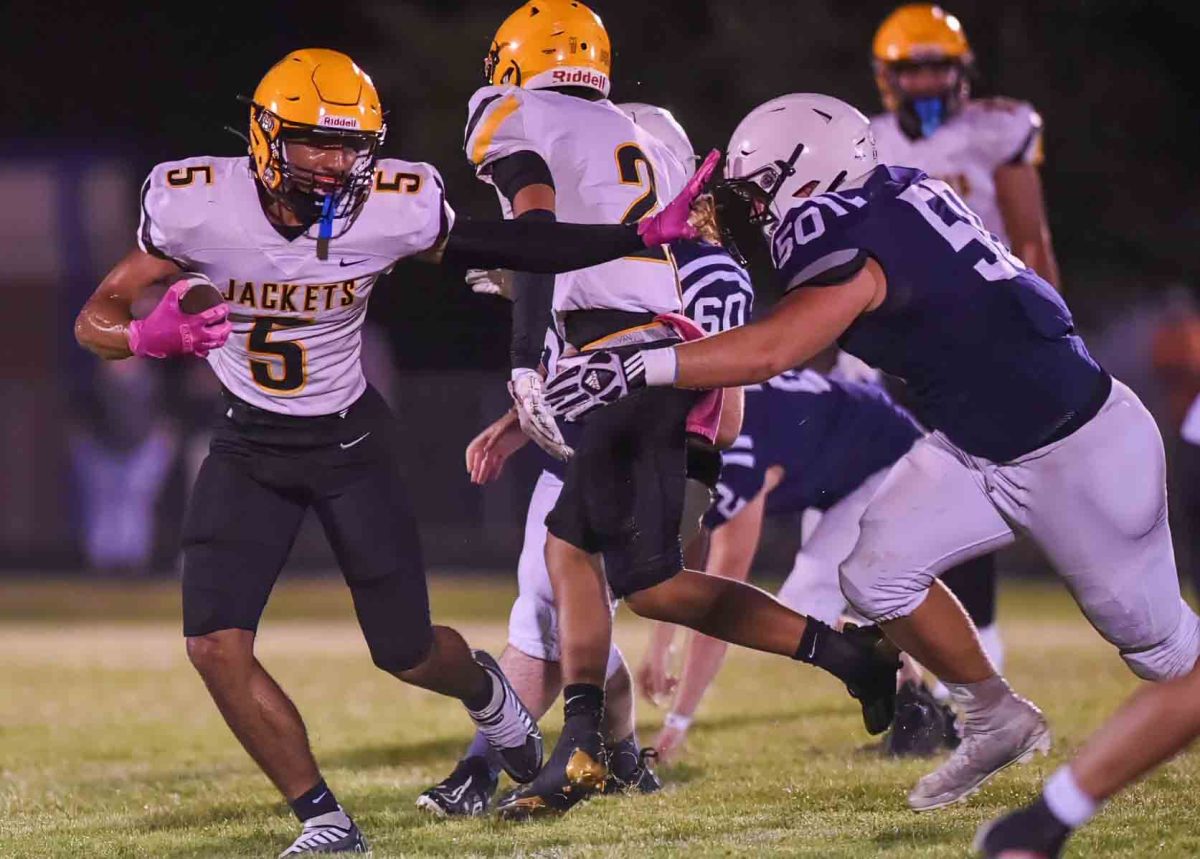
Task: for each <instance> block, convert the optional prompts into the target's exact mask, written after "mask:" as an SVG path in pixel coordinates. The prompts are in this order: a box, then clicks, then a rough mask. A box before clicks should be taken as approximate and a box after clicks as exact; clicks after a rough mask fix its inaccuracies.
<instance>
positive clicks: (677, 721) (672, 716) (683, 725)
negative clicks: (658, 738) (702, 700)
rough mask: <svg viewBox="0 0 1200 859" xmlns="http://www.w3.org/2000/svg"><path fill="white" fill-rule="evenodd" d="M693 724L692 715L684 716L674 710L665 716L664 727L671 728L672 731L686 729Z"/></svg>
mask: <svg viewBox="0 0 1200 859" xmlns="http://www.w3.org/2000/svg"><path fill="white" fill-rule="evenodd" d="M691 726H692V717H691V716H683V715H680V714H679V713H676V712H675V711H674V710H672V711H671V712H670V713H667V715H665V716H663V727H664V728H670V729H671V730H672V731H680V732H682V731H686V730H687V729H688V728H690V727H691Z"/></svg>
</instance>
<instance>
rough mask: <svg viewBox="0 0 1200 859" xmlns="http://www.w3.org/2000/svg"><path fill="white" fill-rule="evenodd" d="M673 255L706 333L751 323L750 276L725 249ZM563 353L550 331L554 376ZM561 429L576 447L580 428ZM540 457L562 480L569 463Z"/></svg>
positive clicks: (676, 248) (684, 247)
mask: <svg viewBox="0 0 1200 859" xmlns="http://www.w3.org/2000/svg"><path fill="white" fill-rule="evenodd" d="M671 251H672V253H673V254H674V255H675V262H676V264H677V265H678V266H679V281H680V284H681V285H682V286H683V301H684V306H683V312H684V315H685V316H687V317H688V318H689V319H691V320H692V321H694V322H695V323H696V324H697V325H699V326H700V327H701V328H703V329H704V333H706V334H708V335H710V336H711V335H713V334H720V333H721V332H722V331H728V330H729V329H730V328H737V327H738V326H739V325H745V324H746V323H747V322H749V321H750V315H751V313H752V312H753V310H754V288H753V286H752V285H751V283H750V275H749V274H747V273H746V269H744V268H743V267H742V266H740V265H738V264H737V263H736V262H735V261H734V259H733V257H731V256H730V255H729V253H728V252H727V251H726V250H725V249H724V248H723V247H720V246H719V245H710V244H706V243H705V242H677V243H676V244H675V245H673V246H672V248H671ZM562 350H563V341H562V338H560V337H559V336H558V335H557V334H555V333H554V332H553V331H547V332H546V347H545V349H544V350H543V351H542V365H543V366H545V368H546V370H547V372H548V373H549V374H550V375H554V367H555V365H556V364H557V363H558V358H559V356H560V355H561V354H562ZM559 428H560V429H561V430H562V433H563V438H564V439H566V442H567V444H573V443H574V441H575V439H576V438H577V437H578V434H579V425H578V424H574V423H570V422H568V421H563V420H560V421H559ZM537 454H538V456H540V457H541V462H542V468H543V469H544V470H546V471H549V472H550V473H551V474H554V475H556V476H557V477H559V478H562V476H563V473H564V472H565V470H566V467H567V464H566V463H565V462H559V461H558V460H557V459H554V458H553V457H552V456H550V455H549V454H546V453H545V452H544V451H542V450H541V449H540V448H538V449H537Z"/></svg>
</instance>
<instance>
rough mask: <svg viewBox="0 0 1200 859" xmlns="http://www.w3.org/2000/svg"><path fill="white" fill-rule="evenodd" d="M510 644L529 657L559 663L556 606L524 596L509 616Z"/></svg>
mask: <svg viewBox="0 0 1200 859" xmlns="http://www.w3.org/2000/svg"><path fill="white" fill-rule="evenodd" d="M508 643H509V644H510V645H511V646H512V647H513V648H514V649H516V650H519V651H521V652H522V653H524V654H525V655H526V656H532V657H533V658H534V659H540V660H542V661H543V662H558V661H559V659H560V656H559V651H558V615H557V612H556V611H555V609H554V603H552V602H548V601H547V600H545V599H543V598H542V597H541V596H540V595H534V594H527V593H521V594H520V595H518V596H517V598H516V600H515V601H514V602H513V607H512V612H511V613H510V614H509V616H508Z"/></svg>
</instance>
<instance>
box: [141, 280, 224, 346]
mask: <svg viewBox="0 0 1200 859" xmlns="http://www.w3.org/2000/svg"><path fill="white" fill-rule="evenodd" d="M189 286H190V284H189V283H188V281H187V279H186V278H185V279H183V280H179V281H176V282H175V283H173V284H171V288H170V289H168V290H167V294H166V295H164V296H163V300H162V301H160V302H159V303H158V306H157V307H155V308H154V311H153V312H152V313H151V314H150V315H149V316H147V317H146V318H145V319H135V320H133V322H130V323H129V349H130V351H131V352H133V354H134V355H137V356H139V357H141V358H170V357H173V356H175V355H196V356H197V357H200V358H207V357H208V353H209V352H210V351H211V350H213V349H220V348H221V347H222V346H224V345H225V341H226V340H228V339H229V332H230V331H232V330H233V326H232V325H230V324H229V307H228V305H225V304H218V305H217V306H216V307H210V308H209V309H208V310H205V311H204V312H202V313H195V314H187V313H184V312H183V311H182V310H180V309H179V299H180V297H181V296H182V295H183V294H184V293H185V292H187V291H188V287H189Z"/></svg>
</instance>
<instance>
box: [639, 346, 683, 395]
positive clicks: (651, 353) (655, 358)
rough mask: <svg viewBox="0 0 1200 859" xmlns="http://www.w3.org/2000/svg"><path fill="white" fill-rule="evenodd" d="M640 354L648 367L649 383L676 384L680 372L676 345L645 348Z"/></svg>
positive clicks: (647, 376)
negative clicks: (663, 347) (662, 347)
mask: <svg viewBox="0 0 1200 859" xmlns="http://www.w3.org/2000/svg"><path fill="white" fill-rule="evenodd" d="M639 354H640V355H641V356H642V363H643V365H644V366H645V368H646V384H647V385H656V386H670V385H674V384H675V378H676V376H678V374H679V359H678V358H677V357H676V356H675V347H674V346H672V347H670V348H669V349H666V348H665V349H643V350H642V351H641V352H640V353H639Z"/></svg>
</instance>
